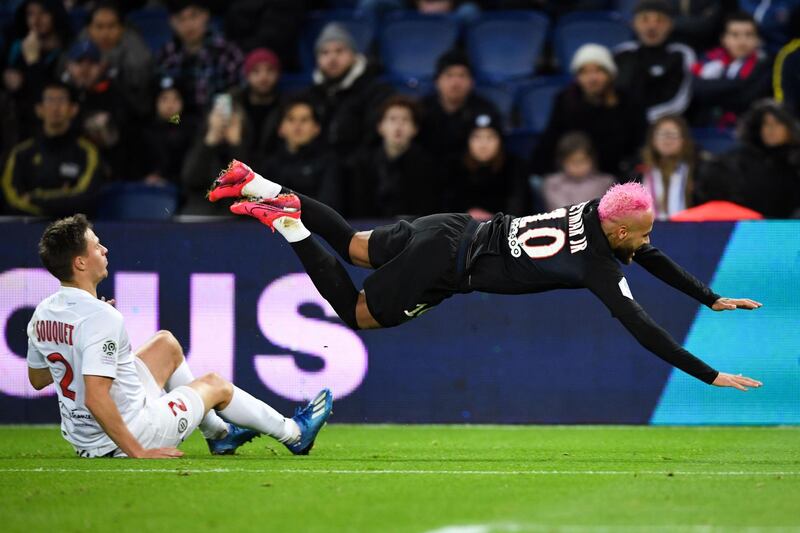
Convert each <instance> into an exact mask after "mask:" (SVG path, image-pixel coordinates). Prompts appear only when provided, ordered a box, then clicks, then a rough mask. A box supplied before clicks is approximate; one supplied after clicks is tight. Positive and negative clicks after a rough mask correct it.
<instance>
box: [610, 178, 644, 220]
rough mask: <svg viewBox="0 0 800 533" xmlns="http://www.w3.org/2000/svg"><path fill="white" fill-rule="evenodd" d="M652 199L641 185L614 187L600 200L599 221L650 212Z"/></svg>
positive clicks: (629, 183)
mask: <svg viewBox="0 0 800 533" xmlns="http://www.w3.org/2000/svg"><path fill="white" fill-rule="evenodd" d="M652 209H653V197H652V196H650V192H649V191H648V190H647V189H645V187H644V186H643V185H642V184H641V183H636V182H633V181H631V182H628V183H623V184H621V185H614V186H613V187H611V188H610V189H608V190H607V191H606V193H605V194H604V195H603V197H602V198H600V205H599V206H598V208H597V213H598V214H599V215H600V220H618V219H620V218H622V217H624V216H625V215H630V214H632V213H641V212H645V211H652Z"/></svg>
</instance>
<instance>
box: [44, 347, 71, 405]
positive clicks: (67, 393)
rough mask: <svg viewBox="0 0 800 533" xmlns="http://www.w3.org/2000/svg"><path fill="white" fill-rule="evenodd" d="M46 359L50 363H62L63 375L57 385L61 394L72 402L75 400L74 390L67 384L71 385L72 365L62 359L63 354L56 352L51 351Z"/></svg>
mask: <svg viewBox="0 0 800 533" xmlns="http://www.w3.org/2000/svg"><path fill="white" fill-rule="evenodd" d="M47 360H48V361H50V362H51V363H61V364H62V365H64V376H63V377H62V378H61V381H60V382H59V383H58V386H59V387H61V394H62V396H64V397H65V398H69V399H70V400H72V401H73V402H74V401H75V391H73V390H70V389H69V386H70V385H72V378H73V377H74V374H73V372H72V366H70V364H69V363H68V362H67V360H66V359H64V356H63V355H61V354H60V353H58V352H53V353H51V354H50V355H48V356H47Z"/></svg>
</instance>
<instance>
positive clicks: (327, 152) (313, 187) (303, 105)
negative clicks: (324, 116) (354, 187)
mask: <svg viewBox="0 0 800 533" xmlns="http://www.w3.org/2000/svg"><path fill="white" fill-rule="evenodd" d="M321 131H322V126H321V123H320V120H319V117H318V116H317V115H316V112H315V109H314V107H313V105H312V103H311V102H310V101H309V100H307V99H304V98H295V99H293V100H290V101H289V102H288V103H287V104H286V105H285V106H284V107H283V112H282V114H281V121H280V128H279V129H278V135H279V136H280V138H281V140H282V141H283V142H282V145H281V147H280V148H279V149H278V150H277V152H276V153H275V154H273V155H272V156H270V157H268V158H267V159H266V161H265V162H264V164H263V166H262V167H261V168H262V171H263V173H264V175H265V176H270V179H273V178H274V179H275V181H276V182H277V183H280V184H281V185H283V186H284V187H287V188H289V189H292V190H294V191H297V192H300V193H303V194H307V195H309V196H313V197H314V198H316V199H318V200H319V201H320V202H323V203H325V204H326V205H329V206H331V207H333V208H334V209H336V210H340V209H341V208H342V196H343V194H342V181H341V171H340V168H341V167H340V165H339V162H338V158H337V156H336V154H335V153H333V151H331V149H330V148H328V147H327V146H326V145H325V143H324V142H323V140H322V137H321V135H320V133H321Z"/></svg>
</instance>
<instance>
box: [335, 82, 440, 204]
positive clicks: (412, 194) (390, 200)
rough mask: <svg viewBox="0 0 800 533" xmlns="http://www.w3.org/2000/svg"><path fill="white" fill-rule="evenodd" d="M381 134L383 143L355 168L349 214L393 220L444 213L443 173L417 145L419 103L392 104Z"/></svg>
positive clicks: (402, 99)
mask: <svg viewBox="0 0 800 533" xmlns="http://www.w3.org/2000/svg"><path fill="white" fill-rule="evenodd" d="M377 129H378V134H379V135H380V137H381V141H382V142H381V143H380V144H379V145H377V146H372V145H370V146H365V147H363V148H362V149H361V150H360V151H359V153H358V154H357V156H356V157H355V158H354V160H353V162H352V169H351V170H352V171H351V176H350V178H349V183H350V190H349V193H348V195H347V196H348V199H349V202H348V204H349V205H348V209H347V210H346V211H347V212H348V214H349V215H350V216H351V217H356V218H368V217H373V218H389V217H394V216H400V215H429V214H432V213H437V212H439V211H440V210H441V208H442V207H443V205H442V202H441V193H442V183H441V182H442V181H443V177H442V171H441V170H442V169H440V168H439V166H438V165H437V164H436V162H435V161H434V159H433V157H432V156H431V155H430V154H428V153H427V152H426V151H425V150H424V149H423V148H422V147H421V146H420V145H419V144H418V143H417V142H416V141H415V137H416V136H417V132H418V131H419V108H418V106H417V104H416V103H415V102H414V100H412V99H410V98H408V97H407V96H400V95H398V96H392V97H390V98H389V99H387V100H386V101H385V102H384V103H383V107H382V111H381V113H380V120H379V121H378V125H377Z"/></svg>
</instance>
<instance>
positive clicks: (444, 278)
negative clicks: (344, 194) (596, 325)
mask: <svg viewBox="0 0 800 533" xmlns="http://www.w3.org/2000/svg"><path fill="white" fill-rule="evenodd" d="M221 198H238V199H239V201H238V202H237V203H235V204H233V205H232V206H231V211H232V212H233V213H236V214H239V215H249V216H251V217H253V218H256V219H257V220H259V221H260V222H262V223H263V224H265V225H266V226H268V227H269V228H271V229H272V231H273V232H274V231H275V230H277V231H278V232H279V233H280V234H281V235H283V236H284V237H285V238H286V239H287V240H288V241H289V243H290V244H291V246H292V248H293V249H294V251H295V253H296V254H297V256H298V257H299V258H300V261H301V262H302V264H303V267H304V268H305V269H306V272H307V273H308V275H309V277H310V278H311V280H312V281H313V283H314V285H315V286H316V288H317V290H319V292H320V294H321V295H322V296H323V297H324V298H325V299H326V300H327V301H328V302H329V303H330V304H331V306H332V307H333V308H334V310H335V311H336V313H337V314H338V315H339V317H340V318H341V319H342V320H343V321H344V322H345V323H346V324H347V325H348V326H350V327H351V328H353V329H371V328H380V327H392V326H397V325H399V324H402V323H403V322H407V321H409V320H411V319H413V318H416V317H418V316H419V315H421V314H423V313H424V312H425V311H427V310H429V309H430V308H431V307H433V306H435V305H437V304H439V303H440V302H442V301H443V300H445V299H446V298H449V297H450V296H452V295H454V294H459V293H468V292H472V291H481V292H489V293H500V294H527V293H535V292H543V291H548V290H552V289H577V288H586V289H589V290H590V291H592V292H593V293H594V294H595V295H596V296H597V297H598V298H599V299H600V300H601V301H602V302H603V303H604V304H605V305H606V307H608V308H609V310H610V311H611V313H612V315H614V317H616V318H617V319H618V320H619V321H620V322H622V324H623V325H624V326H625V328H626V329H627V330H628V331H630V332H631V334H632V335H633V336H634V337H636V340H638V341H639V343H641V344H642V346H644V347H645V348H647V349H648V350H650V351H651V352H653V353H654V354H656V355H657V356H658V357H660V358H661V359H663V360H664V361H666V362H668V363H669V364H671V365H673V366H675V367H677V368H679V369H681V370H683V371H684V372H686V373H687V374H690V375H692V376H694V377H696V378H697V379H699V380H701V381H703V382H705V383H708V384H712V385H716V386H719V387H735V388H737V389H740V390H747V387H760V386H761V382H759V381H757V380H754V379H751V378H748V377H744V376H742V375H741V374H739V375H732V374H726V373H724V372H719V371H717V370H715V369H713V368H711V367H710V366H708V365H707V364H706V363H704V362H703V361H701V360H700V359H698V358H697V357H695V356H693V355H692V354H690V353H689V352H688V351H686V350H685V349H683V348H682V347H681V346H680V345H679V344H678V343H677V342H675V340H673V339H672V337H670V335H669V334H668V333H667V332H666V331H664V329H662V328H661V327H660V326H659V325H658V324H656V323H655V322H654V321H653V320H652V319H651V318H650V317H649V316H648V314H647V313H646V312H645V311H644V309H642V308H641V306H639V304H638V303H637V302H636V300H634V298H633V295H632V294H631V291H630V288H629V287H628V283H627V281H626V280H625V277H624V276H623V274H622V269H621V268H620V263H622V264H626V265H627V264H630V263H631V261H636V262H637V263H638V264H639V265H641V266H642V267H644V268H645V269H646V270H647V271H649V272H650V273H651V274H653V275H655V276H656V277H658V278H660V279H661V280H662V281H664V282H666V283H668V284H669V285H671V286H673V287H675V288H676V289H678V290H680V291H682V292H684V293H685V294H687V295H689V296H691V297H692V298H694V299H695V300H697V301H699V302H701V303H702V304H704V305H706V306H708V307H710V308H711V309H713V310H715V311H723V310H732V309H737V308H738V309H751V310H752V309H757V308H759V307H761V304H760V303H758V302H756V301H753V300H750V299H734V298H723V297H721V296H719V295H718V294H716V293H714V292H713V291H712V290H711V289H710V288H708V287H706V286H705V285H704V284H703V283H702V282H700V281H699V280H698V279H697V278H695V277H694V276H692V275H691V274H689V273H688V272H686V271H685V270H683V269H682V268H681V267H680V266H678V265H677V264H676V263H674V262H673V261H672V260H671V259H669V258H668V257H667V256H666V255H664V254H663V253H662V252H661V251H659V250H658V249H657V248H655V247H654V246H652V245H651V244H650V232H651V231H652V229H653V220H654V216H653V208H652V200H651V198H650V195H649V193H648V192H647V191H646V190H645V189H644V187H642V186H641V185H639V184H637V183H626V184H623V185H616V186H614V187H612V188H611V189H609V190H608V192H606V194H605V195H604V196H603V197H602V198H600V199H598V200H593V201H589V202H583V203H580V204H575V205H571V206H566V207H562V208H559V209H556V210H554V211H551V212H549V213H542V214H536V215H529V216H525V217H514V216H512V215H504V214H502V213H498V214H496V215H495V216H494V217H493V218H492V219H491V220H488V221H486V222H478V221H476V220H474V219H473V218H472V217H470V216H469V215H467V214H453V213H451V214H438V215H430V216H425V217H421V218H418V219H416V220H414V221H413V222H405V221H401V222H397V223H395V224H390V225H387V226H381V227H378V228H376V229H374V230H372V231H362V232H356V231H355V230H354V229H353V228H352V227H350V225H349V224H348V223H347V222H346V221H345V220H344V219H343V218H342V217H341V216H340V215H339V214H338V213H337V212H336V211H334V210H333V209H331V208H330V207H328V206H326V205H324V204H322V203H320V202H317V201H316V200H314V199H312V198H309V197H307V196H304V195H302V194H297V193H293V192H291V191H287V190H285V189H283V188H282V187H281V186H280V185H279V184H277V183H274V182H271V181H269V180H267V179H265V178H263V177H262V176H260V175H258V174H256V173H255V172H253V170H252V169H250V167H248V166H247V165H245V164H244V163H241V162H239V161H236V160H234V161H232V162H231V164H230V165H229V166H228V168H227V169H225V170H224V171H223V172H222V173H221V174H220V176H219V177H218V178H217V180H216V181H215V182H214V184H213V186H212V188H211V191H209V199H210V200H211V201H217V200H219V199H221ZM301 213H302V220H301ZM312 231H313V232H314V233H316V234H317V235H320V236H321V237H322V238H323V239H325V240H326V241H327V242H328V244H330V246H331V247H332V248H333V249H334V250H335V251H336V252H337V253H338V254H339V255H340V256H341V257H342V258H343V259H344V260H345V261H347V262H348V263H350V264H353V265H356V266H360V267H366V268H372V269H375V271H374V272H373V273H372V274H371V275H370V276H368V277H367V278H366V280H365V281H364V288H363V290H361V291H358V290H356V288H355V286H354V285H353V282H352V280H351V279H350V277H349V275H348V274H347V271H346V270H345V269H344V267H343V266H342V264H341V263H340V262H339V261H338V260H337V259H336V258H335V257H334V256H333V255H332V254H330V253H329V252H328V251H327V250H326V249H325V248H324V247H323V246H322V245H321V244H320V243H319V242H317V240H316V239H314V237H313V236H312V235H311V232H312Z"/></svg>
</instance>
